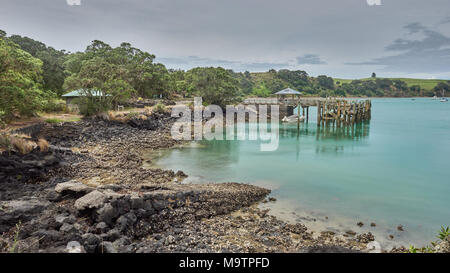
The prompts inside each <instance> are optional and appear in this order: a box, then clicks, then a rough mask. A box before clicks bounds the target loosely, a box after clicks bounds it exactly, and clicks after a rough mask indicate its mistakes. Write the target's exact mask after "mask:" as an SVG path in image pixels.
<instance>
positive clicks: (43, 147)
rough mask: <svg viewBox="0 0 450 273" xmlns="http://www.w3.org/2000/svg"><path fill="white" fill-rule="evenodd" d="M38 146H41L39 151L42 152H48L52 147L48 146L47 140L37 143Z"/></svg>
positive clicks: (40, 140) (41, 139)
mask: <svg viewBox="0 0 450 273" xmlns="http://www.w3.org/2000/svg"><path fill="white" fill-rule="evenodd" d="M37 145H38V146H39V150H40V151H41V152H48V149H49V146H50V145H49V144H48V142H47V140H45V139H43V138H40V139H39V140H38V142H37Z"/></svg>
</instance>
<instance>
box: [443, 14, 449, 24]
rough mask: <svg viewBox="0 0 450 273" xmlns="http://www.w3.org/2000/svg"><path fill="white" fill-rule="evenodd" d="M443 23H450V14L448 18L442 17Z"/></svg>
mask: <svg viewBox="0 0 450 273" xmlns="http://www.w3.org/2000/svg"><path fill="white" fill-rule="evenodd" d="M441 24H442V25H445V24H450V16H447V17H446V18H444V19H442V21H441Z"/></svg>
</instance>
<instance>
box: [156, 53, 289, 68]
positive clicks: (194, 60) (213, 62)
mask: <svg viewBox="0 0 450 273" xmlns="http://www.w3.org/2000/svg"><path fill="white" fill-rule="evenodd" d="M156 61H158V62H161V63H164V64H165V65H166V66H167V67H169V68H181V69H191V68H194V67H198V66H200V67H207V66H220V67H223V68H226V69H233V70H234V71H246V70H248V71H268V70H269V69H281V68H287V67H289V63H287V62H286V63H270V62H239V61H229V60H222V59H212V58H202V57H198V56H188V57H176V58H175V57H166V58H164V57H161V58H157V59H156Z"/></svg>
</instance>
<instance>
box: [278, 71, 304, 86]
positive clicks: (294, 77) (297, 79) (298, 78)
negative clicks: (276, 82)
mask: <svg viewBox="0 0 450 273" xmlns="http://www.w3.org/2000/svg"><path fill="white" fill-rule="evenodd" d="M277 77H278V78H279V79H281V80H284V81H286V82H287V83H288V84H289V86H292V87H294V88H297V89H300V88H302V87H304V86H306V85H308V83H309V79H308V73H306V72H305V71H302V70H295V71H291V70H287V69H281V70H280V71H278V73H277ZM277 91H279V90H277Z"/></svg>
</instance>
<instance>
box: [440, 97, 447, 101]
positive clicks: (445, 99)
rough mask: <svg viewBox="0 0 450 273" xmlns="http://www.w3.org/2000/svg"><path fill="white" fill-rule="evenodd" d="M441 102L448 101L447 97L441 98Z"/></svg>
mask: <svg viewBox="0 0 450 273" xmlns="http://www.w3.org/2000/svg"><path fill="white" fill-rule="evenodd" d="M440 102H448V99H447V98H441V100H440Z"/></svg>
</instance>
